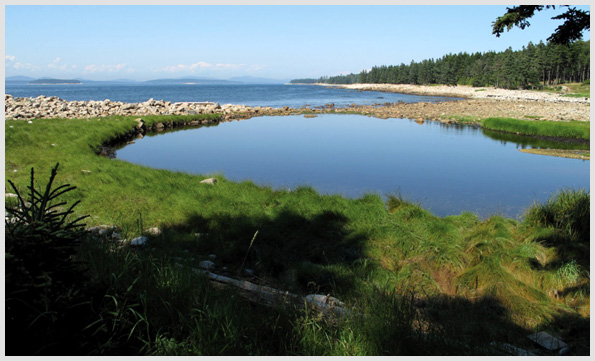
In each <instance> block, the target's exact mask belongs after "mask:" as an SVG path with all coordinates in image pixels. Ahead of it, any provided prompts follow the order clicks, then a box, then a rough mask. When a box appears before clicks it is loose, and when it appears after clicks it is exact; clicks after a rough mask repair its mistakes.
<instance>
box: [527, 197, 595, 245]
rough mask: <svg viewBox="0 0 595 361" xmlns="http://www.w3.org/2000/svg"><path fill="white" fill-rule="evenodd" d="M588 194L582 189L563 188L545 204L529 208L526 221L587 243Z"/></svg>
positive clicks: (588, 226) (588, 231)
mask: <svg viewBox="0 0 595 361" xmlns="http://www.w3.org/2000/svg"><path fill="white" fill-rule="evenodd" d="M590 202H591V197H590V194H589V193H587V192H586V191H585V190H584V189H580V190H570V189H564V190H561V191H559V192H558V193H557V194H556V195H554V196H552V198H550V200H548V201H547V202H546V203H545V204H536V205H534V206H533V207H531V208H530V209H529V211H528V212H527V215H526V221H527V222H529V223H534V224H538V225H541V226H546V227H553V228H554V229H556V230H558V231H560V232H563V233H564V234H566V235H568V236H570V237H573V238H574V239H576V240H578V241H579V242H581V243H585V244H588V243H589V233H590V214H591V213H590Z"/></svg>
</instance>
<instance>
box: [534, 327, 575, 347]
mask: <svg viewBox="0 0 595 361" xmlns="http://www.w3.org/2000/svg"><path fill="white" fill-rule="evenodd" d="M528 337H529V339H530V340H531V341H533V342H535V343H536V344H538V345H540V346H541V347H543V348H545V349H547V350H550V351H555V350H559V349H561V348H564V347H568V344H566V343H565V342H564V341H562V340H560V339H558V338H556V337H554V336H552V335H550V334H549V333H547V332H545V331H541V332H538V333H535V334H533V335H529V336H528Z"/></svg>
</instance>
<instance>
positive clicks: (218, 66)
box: [157, 61, 263, 73]
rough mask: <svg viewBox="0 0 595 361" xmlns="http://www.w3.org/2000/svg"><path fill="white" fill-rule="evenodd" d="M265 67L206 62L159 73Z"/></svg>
mask: <svg viewBox="0 0 595 361" xmlns="http://www.w3.org/2000/svg"><path fill="white" fill-rule="evenodd" d="M262 68H263V67H262V66H260V65H246V64H223V63H217V64H211V63H207V62H204V61H199V62H196V63H193V64H177V65H169V66H166V67H164V68H161V69H159V70H157V71H166V72H168V73H177V72H191V73H194V72H195V71H197V70H201V69H208V70H230V69H231V70H238V69H242V70H259V69H262Z"/></svg>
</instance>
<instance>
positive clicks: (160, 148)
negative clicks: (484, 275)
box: [117, 114, 590, 218]
mask: <svg viewBox="0 0 595 361" xmlns="http://www.w3.org/2000/svg"><path fill="white" fill-rule="evenodd" d="M535 146H539V147H548V146H549V147H556V145H555V144H548V143H547V142H545V143H544V142H543V141H535V142H532V140H531V139H530V138H527V137H515V136H512V135H503V134H501V133H494V132H486V131H483V130H481V129H479V128H478V127H473V126H464V125H454V124H450V125H449V124H443V123H440V122H434V121H430V122H424V123H423V124H418V123H416V122H414V121H413V120H410V119H398V118H389V119H379V118H374V117H367V116H363V115H352V114H341V115H339V114H323V115H319V116H317V117H313V118H309V117H305V116H303V115H292V116H282V117H256V118H252V119H247V120H242V121H237V122H235V121H234V122H226V123H221V124H219V125H218V126H213V127H202V128H195V129H187V130H181V131H175V132H169V133H164V134H151V135H150V136H146V137H144V138H143V139H137V140H135V142H134V144H130V145H127V146H125V147H123V148H121V149H118V150H117V158H118V159H121V160H125V161H129V162H132V163H136V164H142V165H146V166H150V167H153V168H162V169H170V170H175V171H183V172H187V173H192V174H204V175H207V174H217V173H219V174H223V175H224V176H225V177H226V178H228V179H230V180H234V181H243V180H252V181H254V182H255V183H257V184H261V185H267V186H271V187H273V188H275V189H295V188H296V187H298V186H300V185H308V186H312V187H314V188H315V189H316V190H317V191H319V192H320V193H324V194H337V193H338V194H342V195H344V196H347V197H352V198H355V197H360V196H362V195H364V194H366V193H377V194H380V195H381V196H383V197H387V196H388V195H397V196H400V197H402V198H404V199H405V200H408V201H412V202H414V203H418V204H420V205H421V206H422V207H423V208H425V209H427V210H429V211H430V212H432V213H434V214H436V215H438V216H446V215H453V214H459V213H461V212H464V211H470V212H474V213H476V214H478V215H479V216H481V217H488V216H490V215H493V214H501V215H504V216H508V217H513V218H518V217H520V216H521V215H522V214H523V213H524V210H525V209H526V208H527V207H529V206H530V205H531V204H532V203H533V202H535V201H538V202H543V201H545V200H547V199H548V198H549V197H550V196H551V195H552V194H553V193H555V192H557V191H558V190H560V189H562V188H573V189H578V188H584V189H586V190H589V186H590V183H589V164H590V163H589V161H585V160H579V159H565V158H557V157H549V156H542V155H535V154H527V153H523V152H520V151H518V150H519V149H522V148H531V147H535Z"/></svg>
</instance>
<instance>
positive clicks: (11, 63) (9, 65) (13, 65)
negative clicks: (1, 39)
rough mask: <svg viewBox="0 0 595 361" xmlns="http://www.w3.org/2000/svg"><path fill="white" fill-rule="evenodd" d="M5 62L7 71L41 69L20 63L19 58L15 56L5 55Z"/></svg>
mask: <svg viewBox="0 0 595 361" xmlns="http://www.w3.org/2000/svg"><path fill="white" fill-rule="evenodd" d="M4 60H5V62H4V68H5V69H15V70H20V71H22V70H39V69H41V68H40V67H39V66H37V65H33V64H30V63H21V62H20V61H17V58H16V56H14V55H5V56H4Z"/></svg>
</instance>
